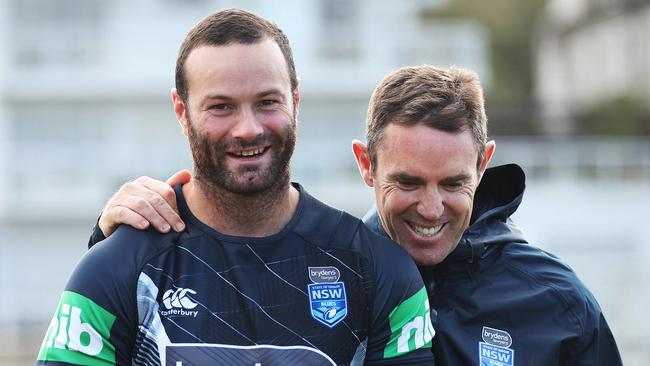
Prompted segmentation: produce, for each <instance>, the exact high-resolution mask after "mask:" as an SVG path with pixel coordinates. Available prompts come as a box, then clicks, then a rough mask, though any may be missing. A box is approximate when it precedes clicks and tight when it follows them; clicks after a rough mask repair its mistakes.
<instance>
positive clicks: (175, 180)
mask: <svg viewBox="0 0 650 366" xmlns="http://www.w3.org/2000/svg"><path fill="white" fill-rule="evenodd" d="M190 179H192V173H190V171H189V170H187V169H183V170H181V171H178V172H176V173H175V174H174V175H172V176H171V177H169V179H167V184H168V185H169V186H171V187H174V186H176V185H178V184H185V183H187V182H189V181H190Z"/></svg>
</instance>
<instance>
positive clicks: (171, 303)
mask: <svg viewBox="0 0 650 366" xmlns="http://www.w3.org/2000/svg"><path fill="white" fill-rule="evenodd" d="M189 295H196V291H194V290H192V289H191V288H181V287H179V288H178V289H176V290H167V291H165V293H164V294H163V298H162V303H163V305H165V308H166V309H167V310H166V311H165V310H161V311H160V314H161V315H165V316H166V315H183V316H192V317H193V318H196V315H197V314H198V313H199V312H198V311H196V310H195V311H188V310H192V309H194V308H195V307H196V306H197V305H198V304H197V303H196V302H194V300H193V299H192V298H191V297H190V296H189Z"/></svg>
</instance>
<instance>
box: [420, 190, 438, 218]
mask: <svg viewBox="0 0 650 366" xmlns="http://www.w3.org/2000/svg"><path fill="white" fill-rule="evenodd" d="M443 211H444V204H443V198H442V196H441V195H440V192H438V190H437V189H435V188H431V189H424V190H423V191H422V194H421V195H420V200H419V202H418V205H417V212H418V214H420V215H421V216H422V217H423V218H424V219H426V220H432V221H433V220H437V219H438V218H439V217H440V216H442V212H443Z"/></svg>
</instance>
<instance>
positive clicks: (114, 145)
mask: <svg viewBox="0 0 650 366" xmlns="http://www.w3.org/2000/svg"><path fill="white" fill-rule="evenodd" d="M442 3H443V1H440V0H419V1H401V0H385V1H381V2H377V1H370V0H363V1H347V0H309V1H304V0H286V1H281V2H277V1H261V0H257V1H256V0H242V1H216V0H143V1H127V0H114V1H102V0H5V1H2V2H0V50H2V52H0V177H2V178H1V179H0V298H2V299H3V300H2V301H3V309H11V311H0V338H1V339H3V342H0V364H2V365H12V364H32V363H33V360H34V359H35V353H36V350H37V349H38V344H39V342H40V338H41V337H42V336H43V334H44V332H45V328H46V325H47V322H48V321H49V318H50V317H51V315H52V312H53V311H54V307H55V304H56V301H57V298H58V296H59V294H60V292H61V290H62V288H63V286H64V284H65V280H66V278H67V277H68V275H69V273H70V271H71V270H72V268H73V267H74V264H75V263H76V261H77V260H78V258H79V257H80V256H81V255H82V254H83V252H84V251H85V242H86V238H87V236H88V234H89V230H90V227H91V225H92V224H93V222H94V220H95V217H96V215H97V213H98V212H99V210H100V209H101V206H102V205H103V203H104V202H105V200H106V199H107V198H108V197H109V196H110V195H111V194H112V192H114V191H115V190H116V189H117V187H118V186H119V185H120V184H121V183H123V182H124V181H126V180H128V179H132V178H135V177H137V176H139V175H143V174H147V175H151V176H154V177H158V178H164V177H166V176H168V175H169V174H171V173H173V172H175V171H176V170H178V169H180V168H189V167H190V155H189V152H188V149H187V146H186V144H185V140H184V137H183V136H182V134H181V131H180V129H179V127H178V125H177V122H176V121H175V118H174V114H173V111H172V109H171V104H170V102H169V94H170V93H169V92H170V89H171V88H172V87H173V78H174V75H173V71H174V65H175V60H176V53H177V50H178V47H179V45H180V43H181V41H182V39H183V38H184V37H185V34H186V33H187V31H188V30H189V29H190V28H191V27H192V26H193V25H194V24H195V23H196V22H197V21H198V20H200V19H201V18H202V17H203V16H205V15H207V14H209V13H211V12H212V11H214V10H216V9H219V8H223V7H233V6H238V7H244V8H247V9H250V10H253V11H256V12H258V13H259V14H261V15H263V16H265V17H267V18H269V19H272V20H274V21H276V22H277V23H278V24H279V25H280V27H282V28H283V29H284V30H285V31H286V32H287V34H288V36H289V39H290V40H291V41H292V46H293V49H294V52H295V55H294V56H295V59H296V64H297V69H298V74H299V77H300V83H301V84H300V85H301V92H302V103H301V111H300V127H299V141H298V147H297V152H296V157H295V159H294V163H293V168H294V176H295V178H296V179H298V180H300V181H301V182H302V183H303V184H305V186H306V187H307V189H309V190H310V192H312V193H314V194H315V195H317V196H319V197H321V198H322V199H324V200H325V201H328V202H330V203H333V204H335V205H337V206H339V207H343V208H346V209H348V210H350V211H353V212H354V213H356V214H361V213H362V212H363V210H365V208H366V205H367V204H368V203H369V202H370V200H371V199H372V198H371V195H370V192H369V191H368V190H363V186H362V184H361V183H360V181H359V179H358V177H357V174H358V173H357V172H356V168H355V167H354V165H353V160H352V157H351V153H350V141H351V139H352V138H355V137H357V138H363V134H364V127H363V126H364V123H363V121H364V120H365V108H366V105H367V100H368V97H369V95H370V92H371V91H372V88H373V87H374V86H375V85H376V84H377V82H378V81H379V80H380V79H381V77H382V76H383V75H384V74H385V73H386V72H388V71H390V70H392V69H395V68H397V67H399V66H403V65H405V64H420V63H431V64H436V65H441V66H448V65H451V64H455V65H458V66H463V67H467V68H471V69H474V70H476V71H478V72H479V74H480V75H481V77H482V78H483V80H484V82H485V83H487V82H489V79H490V65H489V61H488V60H489V57H488V56H489V49H488V36H487V35H486V33H485V32H484V31H483V29H482V28H481V27H480V26H479V25H477V24H476V23H474V22H472V21H468V20H458V21H449V20H447V21H445V22H441V23H430V22H429V23H424V21H423V20H422V19H421V18H420V16H419V14H420V11H421V9H422V8H424V7H435V6H440V5H442ZM351 187H352V188H351Z"/></svg>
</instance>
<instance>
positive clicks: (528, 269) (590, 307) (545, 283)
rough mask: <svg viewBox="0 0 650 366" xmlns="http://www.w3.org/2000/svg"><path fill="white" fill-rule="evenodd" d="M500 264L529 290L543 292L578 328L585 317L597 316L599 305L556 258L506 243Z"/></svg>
mask: <svg viewBox="0 0 650 366" xmlns="http://www.w3.org/2000/svg"><path fill="white" fill-rule="evenodd" d="M501 263H502V264H503V265H504V266H506V267H507V268H510V271H511V273H513V274H514V275H518V276H520V278H521V280H523V281H526V283H527V285H528V286H529V288H538V289H545V290H547V292H548V293H549V294H551V298H552V299H554V300H555V301H556V302H557V305H563V307H564V309H566V310H569V311H570V313H572V314H574V316H575V321H576V322H577V323H579V324H580V326H581V327H584V322H585V321H588V320H589V318H593V317H599V316H600V312H601V310H600V306H599V305H598V302H597V301H596V299H595V298H594V296H593V294H592V293H591V291H589V289H588V288H587V286H586V285H585V284H584V283H583V282H582V280H580V278H579V277H578V275H577V274H576V273H575V272H574V271H573V269H571V267H569V265H567V264H566V263H564V262H563V261H562V260H561V259H560V258H558V257H557V256H555V255H553V254H551V253H549V252H547V251H545V250H542V249H541V248H538V247H536V246H533V245H529V244H508V245H505V246H504V248H503V251H502V254H501ZM555 309H557V311H558V312H559V311H562V310H561V309H559V308H557V307H555Z"/></svg>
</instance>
